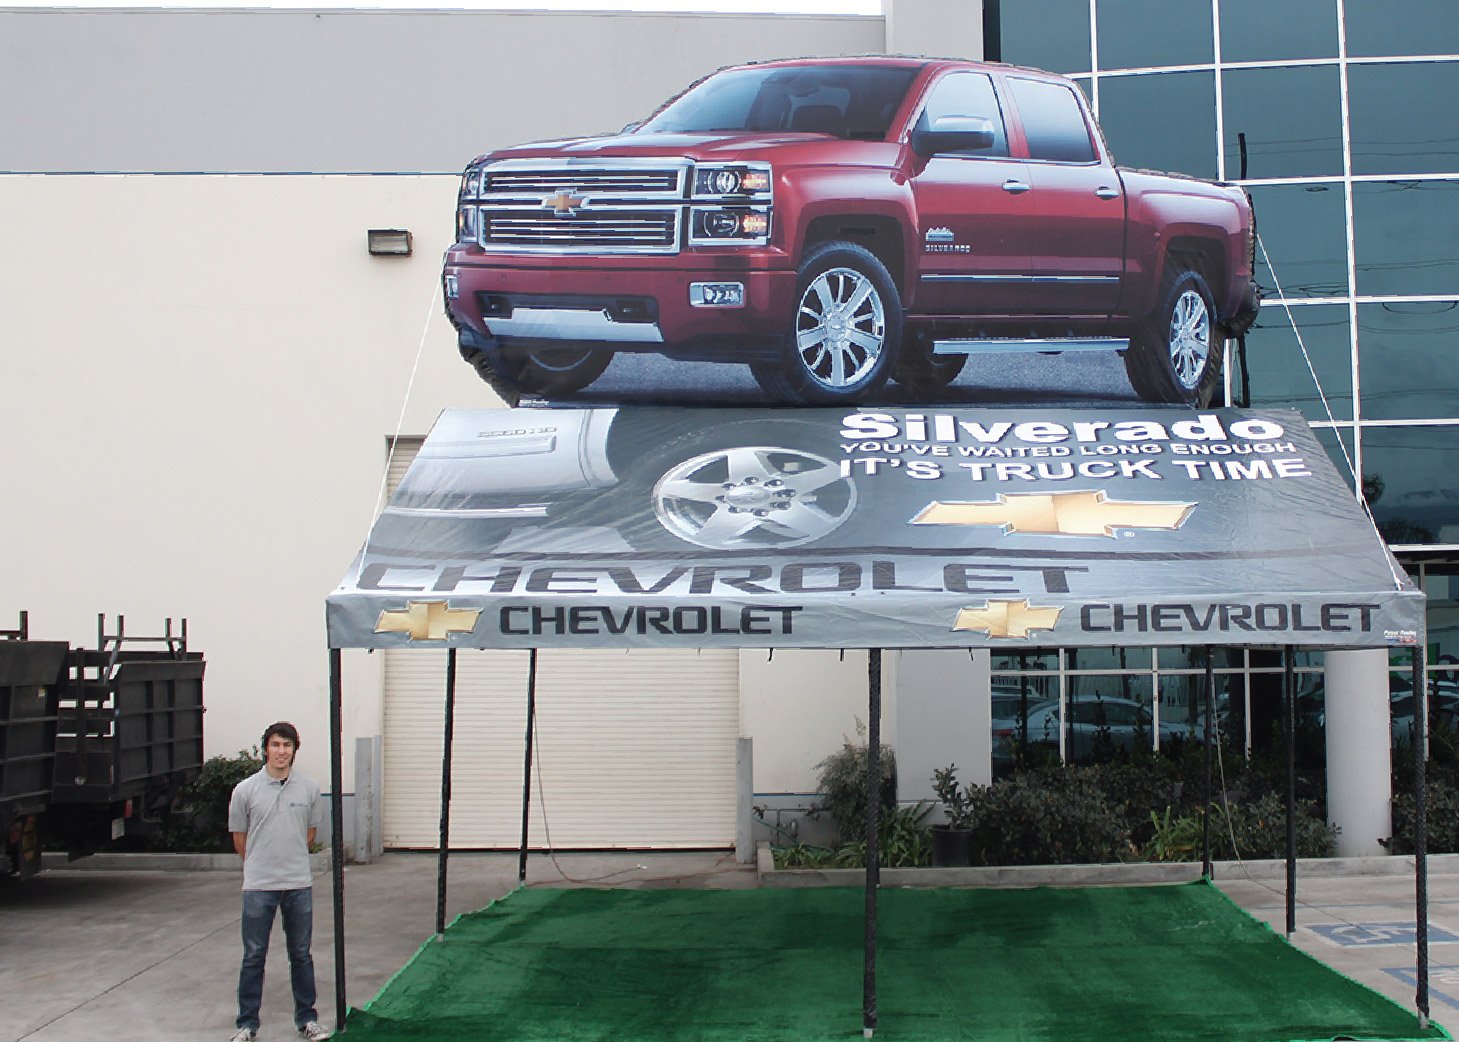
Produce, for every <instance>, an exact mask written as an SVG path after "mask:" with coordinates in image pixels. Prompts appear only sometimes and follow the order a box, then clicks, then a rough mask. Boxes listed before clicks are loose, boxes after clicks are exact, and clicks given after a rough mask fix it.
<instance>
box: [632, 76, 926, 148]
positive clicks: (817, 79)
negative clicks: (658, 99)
mask: <svg viewBox="0 0 1459 1042" xmlns="http://www.w3.org/2000/svg"><path fill="white" fill-rule="evenodd" d="M919 71H920V70H919V69H918V68H917V67H915V66H905V65H900V66H899V65H796V66H783V65H782V66H776V67H772V68H763V69H753V68H752V69H731V70H729V71H727V72H721V73H716V74H715V75H713V76H710V77H709V78H707V79H705V80H701V81H700V82H699V83H697V84H695V85H694V86H693V87H691V88H689V89H688V90H687V91H685V92H684V93H683V94H681V95H679V97H677V98H675V99H674V100H673V101H671V102H670V103H669V104H668V105H666V106H665V107H664V108H662V109H661V110H659V112H658V113H657V114H656V115H655V116H654V117H653V118H652V119H650V120H649V121H648V122H646V123H644V124H643V126H642V127H640V128H639V133H650V134H652V133H660V134H662V133H709V132H715V131H718V132H724V131H741V132H765V131H790V132H792V133H794V132H803V133H812V134H832V135H834V136H836V137H839V138H855V139H858V140H862V141H881V140H884V139H885V138H886V136H887V131H888V129H890V127H891V122H892V117H893V116H894V115H895V114H896V112H897V109H898V107H899V106H900V105H901V104H902V99H903V98H905V97H906V95H907V88H909V87H910V86H911V85H912V80H913V79H914V78H915V77H916V75H917V73H918V72H919Z"/></svg>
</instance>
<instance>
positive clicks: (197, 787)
mask: <svg viewBox="0 0 1459 1042" xmlns="http://www.w3.org/2000/svg"><path fill="white" fill-rule="evenodd" d="M262 768H263V759H262V758H261V757H260V756H259V753H258V747H257V746H255V747H254V748H253V750H252V751H251V752H250V751H249V750H246V749H240V750H238V753H237V754H236V755H234V756H214V757H213V758H212V759H210V760H208V761H207V762H206V763H204V764H203V768H202V771H201V772H200V773H199V774H198V776H197V777H196V778H195V779H193V780H192V782H190V783H189V784H188V785H187V786H185V787H184V788H183V790H182V792H180V793H179V794H178V798H177V802H176V803H175V804H174V806H173V809H172V814H171V816H170V818H169V819H168V821H167V824H166V825H165V826H164V828H163V829H162V831H161V832H160V833H159V834H158V835H157V837H156V838H155V840H154V842H153V845H154V846H155V847H156V849H159V850H175V851H203V852H208V853H211V852H220V851H221V852H227V851H231V850H232V849H233V841H232V840H231V839H230V838H229V836H228V797H229V796H231V795H232V794H233V786H235V785H237V784H238V783H239V782H241V781H242V780H243V779H244V778H247V777H248V776H249V775H251V774H257V773H258V772H259V771H260V770H261V769H262Z"/></svg>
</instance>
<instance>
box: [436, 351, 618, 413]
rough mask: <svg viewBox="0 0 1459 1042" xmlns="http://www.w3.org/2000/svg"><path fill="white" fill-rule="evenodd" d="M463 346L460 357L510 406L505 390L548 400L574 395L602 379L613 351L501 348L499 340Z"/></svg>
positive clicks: (516, 395) (516, 396) (517, 396)
mask: <svg viewBox="0 0 1459 1042" xmlns="http://www.w3.org/2000/svg"><path fill="white" fill-rule="evenodd" d="M475 339H476V338H474V337H473V338H472V340H475ZM460 345H461V357H462V358H464V359H466V361H467V362H468V363H470V364H471V366H472V368H474V369H475V370H476V374H477V375H478V376H480V377H481V378H482V379H483V380H485V381H486V382H487V383H488V384H490V385H491V389H492V390H494V391H496V392H497V394H498V395H500V396H501V397H502V398H503V399H504V400H506V401H507V404H509V405H511V404H514V402H513V401H512V400H511V399H509V398H508V397H507V394H505V393H503V392H504V390H507V389H510V390H511V391H512V392H514V393H513V397H514V398H520V397H521V396H522V395H523V394H535V395H543V396H546V397H555V396H558V395H565V394H574V393H576V392H578V391H581V390H582V389H583V388H584V387H587V386H588V385H589V384H591V383H592V382H593V381H594V380H596V379H597V378H598V377H600V376H602V375H603V370H605V369H607V368H608V363H609V362H611V361H613V352H612V351H609V350H607V349H606V348H601V347H593V346H591V345H587V344H572V343H567V344H552V345H550V346H545V347H531V348H527V347H502V346H501V345H500V344H499V342H497V341H496V340H492V339H489V338H488V339H486V340H485V342H484V346H481V345H478V344H477V343H468V342H467V338H466V337H464V336H463V337H462V338H461V341H460ZM503 384H505V385H506V387H503Z"/></svg>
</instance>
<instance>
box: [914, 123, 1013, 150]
mask: <svg viewBox="0 0 1459 1042" xmlns="http://www.w3.org/2000/svg"><path fill="white" fill-rule="evenodd" d="M996 137H997V135H996V134H994V132H993V121H992V120H991V119H987V118H985V117H983V116H942V117H941V118H939V119H935V120H933V121H932V125H931V126H930V127H928V126H924V125H923V124H922V123H921V122H919V123H918V126H917V128H916V129H915V130H913V131H912V151H913V152H916V153H917V154H918V155H919V156H922V157H923V158H930V157H932V156H935V155H940V154H942V153H944V152H962V151H964V150H971V151H977V150H980V149H984V148H990V147H992V145H993V142H994V140H995V139H996Z"/></svg>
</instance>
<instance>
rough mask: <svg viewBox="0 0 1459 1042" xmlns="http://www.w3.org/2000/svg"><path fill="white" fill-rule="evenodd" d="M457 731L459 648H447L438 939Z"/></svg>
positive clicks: (443, 911) (448, 850) (443, 924)
mask: <svg viewBox="0 0 1459 1042" xmlns="http://www.w3.org/2000/svg"><path fill="white" fill-rule="evenodd" d="M455 735H456V649H455V648H447V649H446V720H445V726H444V728H443V729H442V737H441V852H440V856H439V858H438V860H437V862H436V939H437V940H440V939H441V935H442V934H444V933H445V932H446V861H447V859H448V858H449V857H450V855H451V742H452V739H453V738H454V737H455Z"/></svg>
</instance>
